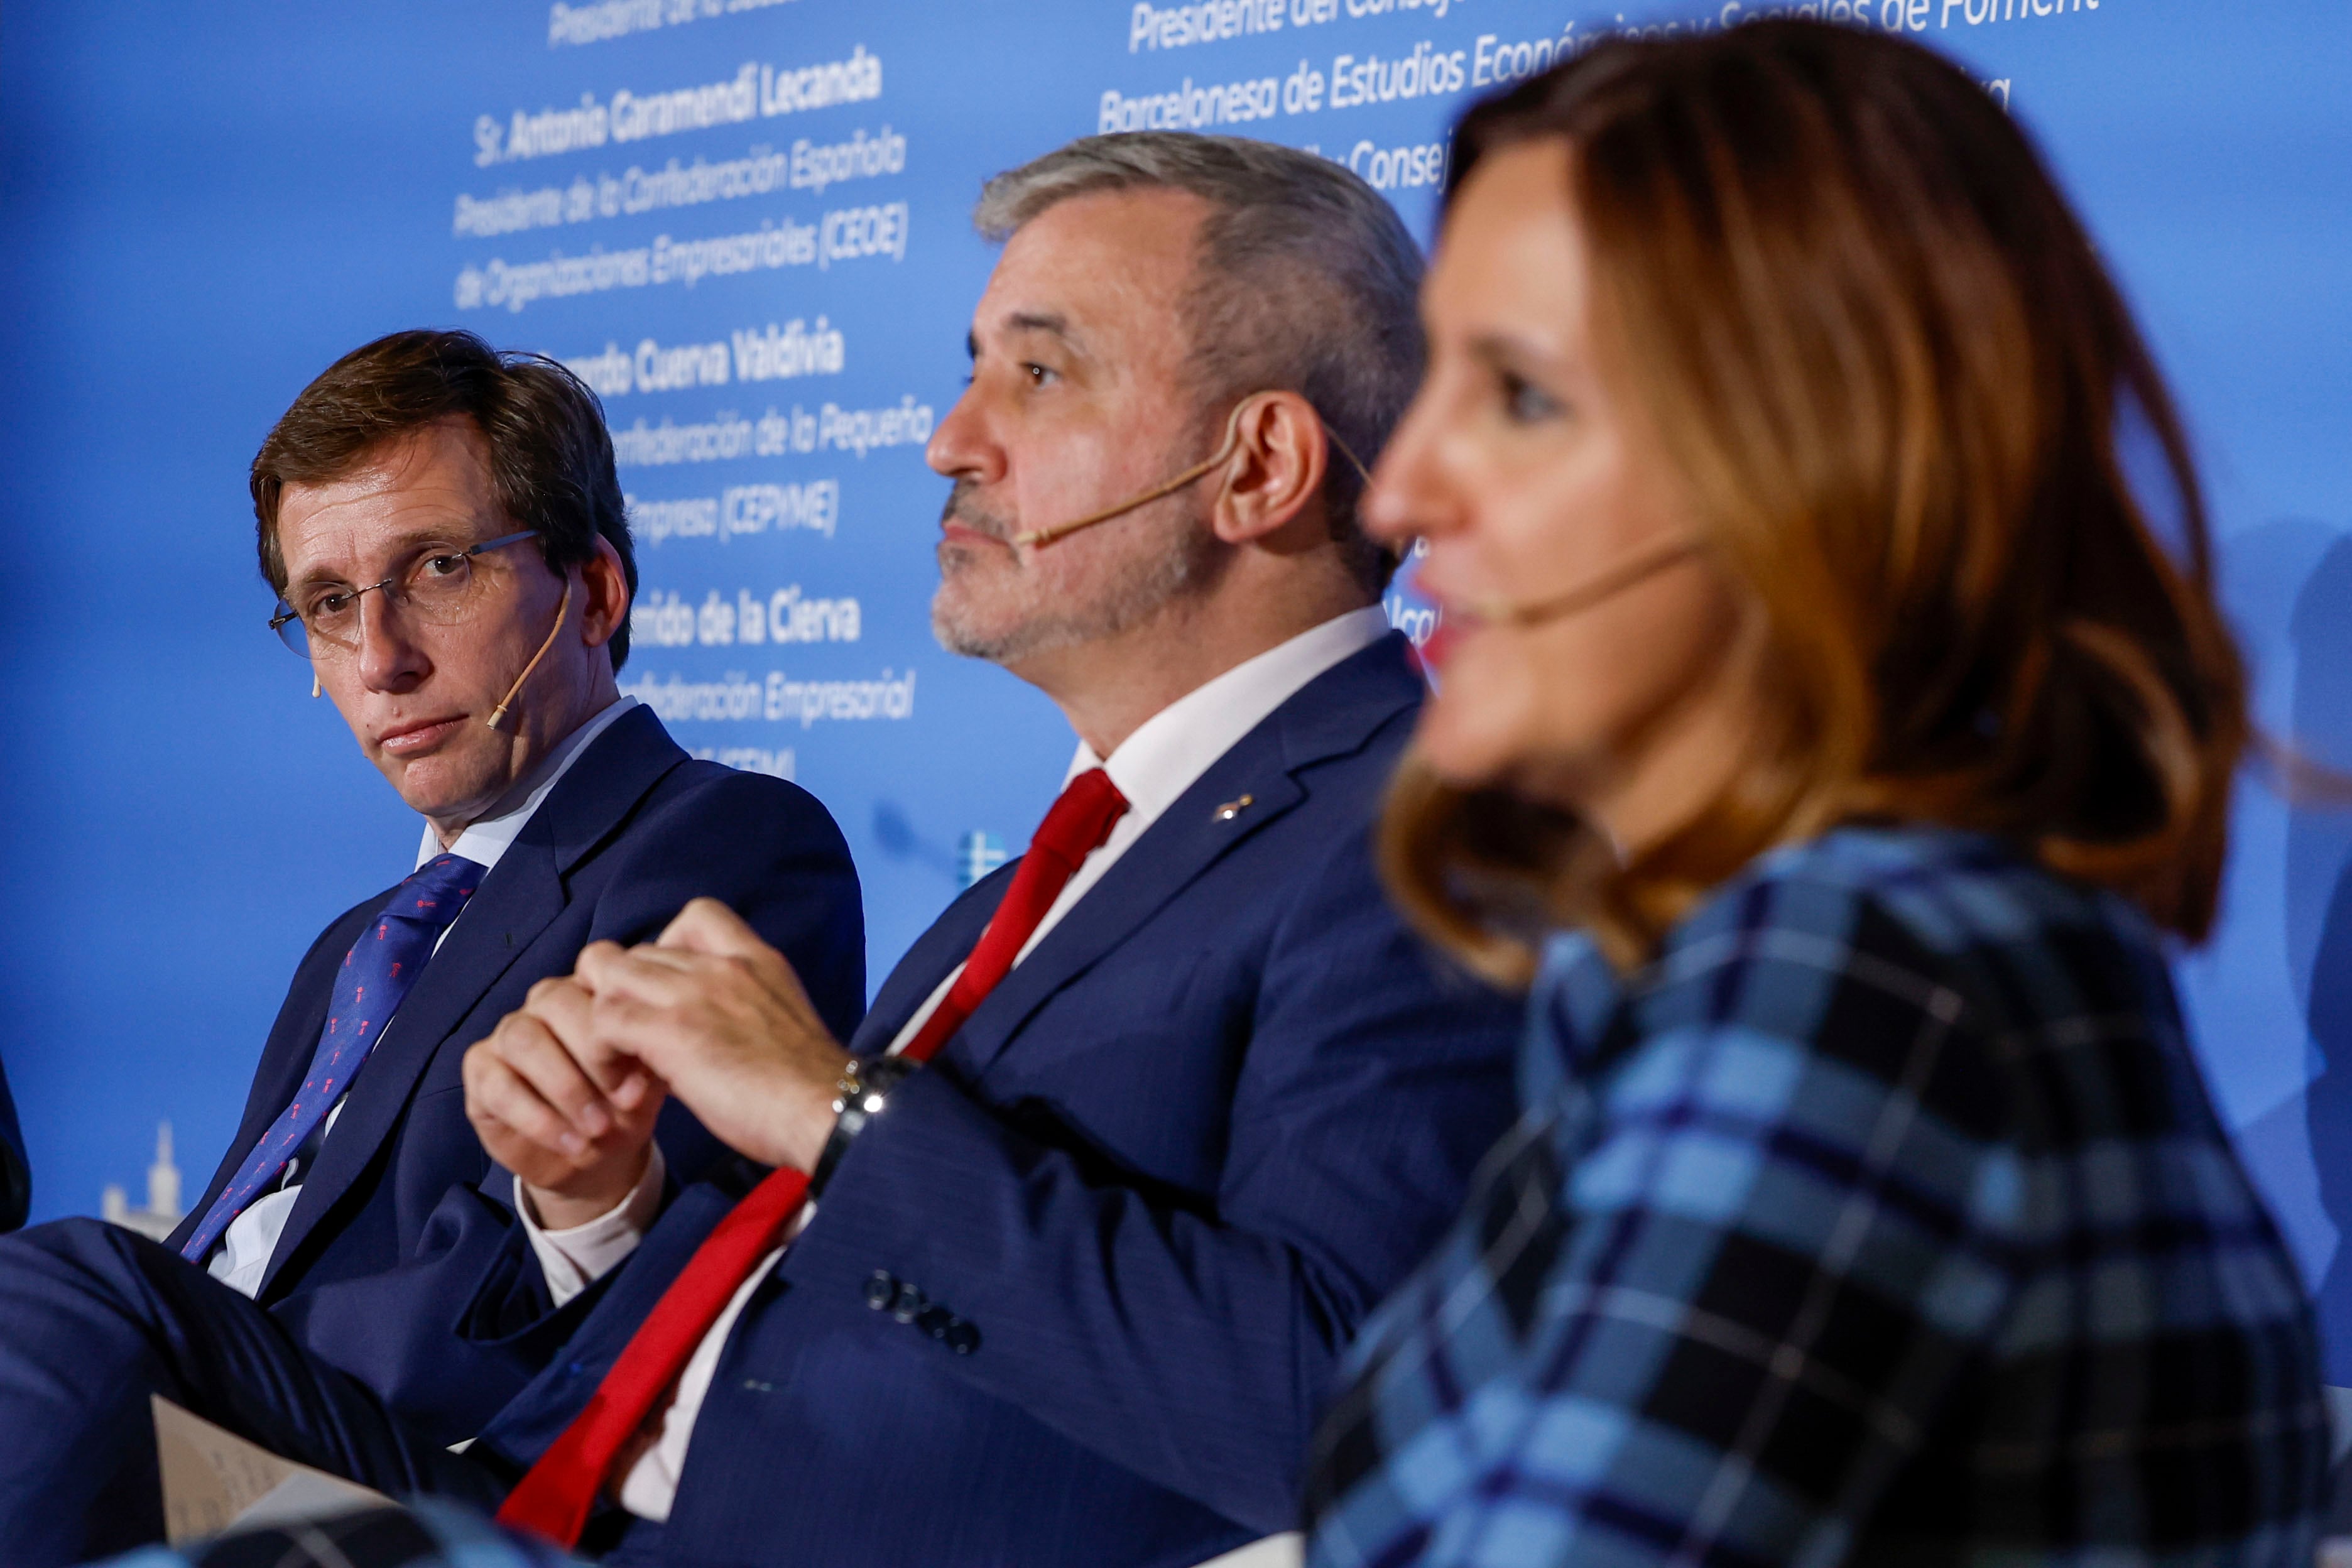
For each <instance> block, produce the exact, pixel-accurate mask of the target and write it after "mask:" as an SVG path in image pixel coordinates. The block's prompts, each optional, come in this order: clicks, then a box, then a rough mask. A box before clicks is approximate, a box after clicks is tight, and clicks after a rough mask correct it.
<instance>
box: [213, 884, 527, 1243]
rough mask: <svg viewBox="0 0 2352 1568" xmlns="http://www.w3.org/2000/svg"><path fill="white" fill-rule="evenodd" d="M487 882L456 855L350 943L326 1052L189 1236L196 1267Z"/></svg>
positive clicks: (397, 896) (329, 1104)
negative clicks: (475, 891) (482, 880)
mask: <svg viewBox="0 0 2352 1568" xmlns="http://www.w3.org/2000/svg"><path fill="white" fill-rule="evenodd" d="M481 879H482V868H481V867H480V866H478V865H476V864H475V863H474V862H473V861H471V860H467V859H466V858H463V857H460V856H457V855H443V856H440V857H437V858H435V859H433V860H431V861H428V862H426V863H425V865H423V866H421V867H419V868H417V871H416V874H415V876H413V877H411V878H409V879H408V880H406V881H405V882H403V883H402V884H401V885H400V887H399V889H398V890H396V891H395V892H394V894H393V895H392V901H391V902H390V903H388V904H386V905H384V907H383V913H381V914H379V915H378V916H377V917H376V921H375V924H374V925H373V926H372V927H370V928H369V929H368V930H367V931H362V933H361V934H360V939H359V941H357V942H353V943H352V950H351V952H347V953H345V954H343V967H342V972H341V974H340V975H338V976H337V978H336V980H335V994H334V1000H333V1005H331V1007H329V1009H328V1011H327V1026H326V1027H325V1028H324V1029H323V1030H321V1031H320V1034H319V1048H318V1049H317V1050H316V1051H315V1052H313V1053H312V1054H311V1057H310V1071H309V1072H308V1073H306V1074H304V1075H303V1078H302V1087H301V1088H300V1089H297V1090H296V1091H295V1093H294V1103H293V1104H291V1105H289V1106H288V1107H287V1108H286V1110H285V1111H284V1112H283V1113H282V1114H280V1115H279V1116H278V1120H277V1121H273V1122H271V1123H270V1124H269V1126H268V1129H267V1130H266V1131H264V1132H263V1133H262V1134H261V1139H260V1141H259V1142H257V1143H256V1144H255V1145H254V1146H253V1152H252V1153H251V1154H249V1155H247V1157H246V1162H245V1164H244V1166H243V1167H242V1168H240V1169H239V1170H238V1172H237V1173H236V1180H234V1181H232V1182H230V1183H229V1184H228V1185H227V1186H226V1187H224V1188H223V1189H221V1195H220V1196H219V1197H217V1198H215V1199H214V1200H213V1206H212V1207H211V1208H209V1209H206V1210H205V1222H204V1224H202V1225H200V1226H196V1230H195V1234H194V1235H193V1236H191V1237H188V1245H187V1246H186V1247H183V1248H181V1254H182V1256H184V1257H185V1258H187V1259H188V1260H189V1261H190V1262H192V1263H201V1262H203V1261H204V1258H205V1254H206V1253H208V1252H210V1251H211V1250H212V1248H213V1243H215V1242H216V1241H218V1240H219V1239H220V1237H221V1232H223V1231H225V1230H226V1229H227V1228H228V1224H229V1221H231V1220H233V1219H235V1218H236V1216H237V1215H238V1214H239V1213H240V1212H241V1211H242V1210H243V1209H244V1208H245V1205H247V1204H249V1203H251V1202H252V1201H253V1200H254V1199H255V1198H257V1197H259V1196H260V1195H261V1194H263V1193H264V1192H266V1191H268V1188H269V1185H270V1184H271V1183H273V1182H275V1181H276V1180H277V1179H278V1173H279V1172H281V1171H283V1170H284V1169H285V1168H286V1162H287V1161H288V1160H289V1159H291V1158H292V1157H293V1156H294V1153H295V1152H296V1151H298V1150H299V1149H300V1148H301V1147H302V1143H303V1141H304V1140H305V1139H307V1138H309V1137H310V1134H311V1132H312V1131H314V1130H315V1129H317V1127H318V1126H319V1124H320V1123H321V1122H322V1121H325V1120H326V1119H327V1112H328V1111H329V1110H332V1109H333V1108H334V1104H335V1101H336V1100H339V1099H341V1096H342V1093H343V1091H344V1090H345V1089H349V1088H350V1087H351V1082H352V1079H353V1078H355V1077H357V1076H358V1074H359V1070H360V1068H361V1067H362V1065H363V1064H364V1063H365V1062H366V1061H367V1058H368V1053H369V1052H370V1051H372V1050H373V1049H374V1048H375V1043H376V1041H377V1040H378V1039H380V1038H382V1037H383V1029H384V1026H385V1025H386V1024H389V1023H391V1022H392V1016H393V1014H394V1012H395V1011H397V1010H398V1009H399V1006H400V1001H401V998H402V997H404V996H405V995H407V994H408V988H409V987H410V986H411V985H414V984H415V983H416V976H417V974H418V973H420V972H421V971H422V970H423V969H424V968H425V960H426V959H428V958H431V957H432V956H433V944H434V943H435V942H437V941H439V940H440V937H441V933H442V932H443V931H447V930H448V929H449V923H450V922H451V921H454V920H456V919H457V915H458V912H459V911H460V910H464V909H465V907H466V900H467V899H470V898H472V897H473V896H474V889H475V888H477V887H478V886H479V885H480V883H481Z"/></svg>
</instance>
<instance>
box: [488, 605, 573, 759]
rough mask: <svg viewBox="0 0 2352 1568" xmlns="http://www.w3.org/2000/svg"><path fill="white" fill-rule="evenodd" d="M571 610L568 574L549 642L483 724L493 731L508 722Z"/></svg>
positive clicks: (526, 667) (549, 629)
mask: <svg viewBox="0 0 2352 1568" xmlns="http://www.w3.org/2000/svg"><path fill="white" fill-rule="evenodd" d="M571 608H572V578H571V577H570V575H569V574H567V575H566V576H565V577H564V579H563V597H562V598H561V599H559V600H557V601H556V605H555V624H554V625H553V626H550V627H549V628H548V629H547V640H546V641H545V642H543V643H541V644H540V645H539V651H538V652H537V653H535V654H532V655H531V656H530V663H529V664H526V665H524V666H523V667H522V673H521V674H520V675H518V676H516V677H515V681H514V684H513V685H512V686H509V687H508V688H507V694H506V695H505V696H504V697H501V698H499V705H498V706H497V707H495V708H493V709H491V710H490V716H489V717H488V719H485V720H483V721H482V722H484V723H485V724H488V726H489V727H490V728H491V729H493V730H495V729H497V728H498V727H499V725H501V724H503V723H505V722H506V719H507V710H508V709H509V707H512V706H513V704H514V700H515V694H516V693H517V692H519V691H520V690H521V689H522V683H523V682H524V681H526V680H529V679H530V672H531V671H532V670H534V669H537V668H539V661H540V660H541V659H542V658H546V657H547V650H548V649H549V648H551V647H554V646H555V635H556V634H557V633H558V632H560V631H562V629H563V616H564V614H565V613H566V612H567V611H569V610H570V609H571Z"/></svg>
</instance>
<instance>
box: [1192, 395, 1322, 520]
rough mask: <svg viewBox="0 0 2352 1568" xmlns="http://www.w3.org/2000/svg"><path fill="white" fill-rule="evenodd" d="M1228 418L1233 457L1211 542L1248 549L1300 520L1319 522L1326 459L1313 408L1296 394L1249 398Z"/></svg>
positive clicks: (1215, 514) (1216, 507)
mask: <svg viewBox="0 0 2352 1568" xmlns="http://www.w3.org/2000/svg"><path fill="white" fill-rule="evenodd" d="M1233 418H1234V455H1233V457H1232V458H1231V459H1230V460H1229V461H1228V464H1227V467H1226V470H1225V472H1226V475H1227V478H1226V480H1225V484H1224V488H1223V489H1222V490H1221V491H1219V492H1218V495H1217V500H1216V504H1215V505H1214V507H1213V508H1212V510H1211V511H1210V517H1209V525H1210V527H1211V529H1212V530H1213V531H1214V532H1215V533H1216V536H1217V537H1218V538H1219V539H1222V540H1223V541H1224V542H1226V543H1228V544H1245V543H1251V542H1258V541H1263V540H1266V539H1267V538H1268V537H1269V536H1270V535H1273V534H1276V533H1279V532H1280V531H1282V530H1283V529H1285V528H1286V527H1287V526H1288V525H1289V524H1291V523H1292V522H1294V521H1297V519H1298V518H1299V517H1300V516H1301V515H1303V514H1306V513H1308V512H1312V513H1314V514H1315V515H1316V516H1317V517H1318V518H1319V517H1320V515H1321V511H1322V497H1323V476H1324V473H1325V471H1326V468H1327V465H1328V463H1329V461H1330V456H1331V454H1330V446H1329V443H1328V440H1327V439H1326V438H1325V437H1324V433H1323V420H1322V418H1321V416H1318V414H1317V413H1316V412H1315V405H1313V404H1311V403H1309V402H1307V399H1305V398H1304V397H1301V396H1300V395H1298V394H1297V393H1295V392H1254V393H1252V394H1250V395H1248V396H1247V397H1244V398H1243V399H1242V401H1241V402H1240V403H1239V404H1237V405H1235V406H1234V414H1233ZM1317 537H1318V539H1319V538H1320V537H1321V530H1320V529H1319V528H1318V530H1317Z"/></svg>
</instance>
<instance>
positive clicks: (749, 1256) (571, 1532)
mask: <svg viewBox="0 0 2352 1568" xmlns="http://www.w3.org/2000/svg"><path fill="white" fill-rule="evenodd" d="M1126 811H1127V797H1126V796H1124V795H1120V794H1119V793H1118V785H1117V784H1112V783H1111V782H1110V775H1109V774H1108V773H1105V772H1103V770H1102V769H1100V768H1091V769H1089V770H1087V772H1085V773H1080V774H1079V775H1078V776H1077V777H1076V778H1074V779H1072V780H1071V781H1070V782H1069V784H1068V785H1067V786H1066V787H1065V788H1064V789H1063V791H1062V794H1061V797H1060V798H1059V799H1057V800H1055V802H1054V809H1053V810H1051V811H1049V812H1047V813H1046V814H1045V822H1044V823H1043V824H1041V825H1040V826H1038V829H1037V836H1036V837H1034V838H1033V839H1031V840H1030V842H1029V852H1028V853H1027V854H1026V855H1024V856H1023V857H1022V858H1021V864H1020V866H1019V867H1018V868H1015V870H1014V871H1013V885H1012V886H1011V887H1010V888H1008V889H1005V893H1004V901H1003V903H1000V904H998V905H997V906H996V913H995V914H994V915H993V916H992V917H991V918H990V920H989V922H988V929H987V930H986V931H982V932H981V935H980V941H979V942H975V943H973V944H972V950H971V957H970V958H968V959H966V960H965V961H964V966H963V973H961V974H960V975H958V976H957V977H956V982H955V984H953V985H951V986H950V987H949V988H948V994H946V995H945V996H943V997H941V998H940V1005H939V1006H938V1007H937V1008H935V1009H934V1010H933V1011H932V1013H931V1016H930V1017H929V1018H928V1019H926V1020H925V1021H924V1024H923V1026H922V1028H921V1030H920V1031H919V1032H918V1033H917V1035H916V1036H915V1037H914V1038H913V1039H912V1040H910V1041H908V1045H907V1048H906V1050H905V1051H904V1052H903V1053H901V1054H903V1055H905V1056H907V1057H909V1058H913V1059H914V1060H916V1061H929V1059H930V1058H931V1057H932V1055H933V1054H934V1053H935V1052H937V1051H938V1050H939V1048H940V1047H941V1046H943V1045H945V1044H946V1043H947V1041H948V1037H950V1036H951V1035H953V1034H954V1033H955V1032H956V1030H957V1029H959V1028H961V1026H962V1025H963V1021H964V1020H965V1019H966V1018H969V1017H970V1016H971V1012H972V1009H973V1008H975V1007H977V1006H979V1005H980V1004H981V1002H982V999H983V998H984V997H986V996H987V994H989V993H990V992H991V991H992V990H994V989H995V988H996V983H997V982H998V981H1000V980H1002V979H1003V978H1004V976H1005V975H1006V974H1007V973H1010V972H1011V971H1012V968H1013V960H1014V959H1015V958H1017V957H1019V956H1020V953H1021V949H1022V947H1023V945H1024V944H1025V943H1026V942H1028V940H1029V937H1030V933H1031V932H1033V931H1035V930H1036V929H1037V922H1038V921H1042V920H1044V919H1045V911H1046V910H1050V909H1052V908H1053V907H1054V900H1055V899H1057V898H1059V897H1060V896H1061V892H1062V889H1064V888H1065V887H1066V886H1067V885H1068V884H1069V880H1070V878H1071V877H1072V876H1073V875H1075V874H1076V871H1077V868H1078V867H1079V865H1080V864H1081V863H1082V862H1083V861H1084V860H1085V859H1086V858H1087V856H1088V855H1091V854H1093V853H1094V852H1095V851H1096V850H1097V849H1098V848H1100V847H1102V844H1103V841H1104V840H1105V839H1107V838H1108V837H1110V830H1111V826H1112V825H1113V824H1114V823H1116V822H1118V819H1119V817H1120V816H1124V815H1125V814H1126ZM807 1197H808V1173H806V1172H804V1171H795V1170H793V1168H792V1167H790V1166H789V1165H787V1166H782V1167H780V1168H778V1169H777V1170H775V1171H773V1172H772V1173H770V1174H769V1176H768V1177H767V1179H766V1180H765V1181H762V1182H761V1184H759V1185H758V1186H756V1187H754V1188H752V1189H751V1192H750V1194H747V1195H746V1196H745V1197H744V1199H743V1201H742V1202H741V1203H739V1204H737V1205H735V1206H734V1208H733V1209H731V1210H730V1211H729V1213H728V1215H727V1217H726V1218H724V1219H722V1220H720V1221H719V1224H718V1226H717V1227H716V1228H715V1229H713V1230H712V1231H711V1233H710V1235H709V1237H706V1238H704V1240H703V1243H702V1245H701V1247H698V1248H697V1249H696V1251H695V1254H694V1256H693V1257H692V1258H689V1259H688V1260H687V1265H686V1267H685V1268H683V1269H681V1270H680V1271H679V1272H678V1276H677V1279H673V1280H672V1281H670V1286H669V1289H667V1290H666V1291H664V1292H663V1293H662V1298H661V1300H658V1301H656V1302H655V1303H654V1310H652V1311H651V1312H648V1313H647V1314H646V1321H644V1322H642V1323H640V1324H638V1325H637V1331H636V1332H635V1334H633V1335H631V1336H630V1338H629V1342H628V1343H627V1344H626V1345H625V1346H624V1347H623V1348H622V1351H621V1354H620V1357H619V1359H618V1360H616V1361H614V1363H613V1370H612V1371H610V1372H608V1373H605V1374H604V1382H602V1383H600V1384H597V1385H596V1392H595V1393H594V1394H591V1395H589V1397H588V1403H587V1405H585V1406H584V1407H583V1408H582V1410H581V1412H580V1414H579V1415H575V1416H573V1417H572V1425H571V1426H567V1427H565V1428H564V1429H563V1435H562V1436H560V1437H558V1438H556V1440H555V1441H554V1443H553V1444H552V1445H551V1446H550V1447H549V1448H548V1450H547V1452H546V1453H544V1454H542V1455H541V1456H540V1458H539V1463H537V1464H535V1465H533V1466H532V1467H531V1468H530V1473H529V1474H527V1475H525V1476H524V1477H523V1479H521V1480H520V1482H518V1483H517V1484H516V1486H515V1489H514V1490H513V1491H511V1492H509V1493H508V1494H507V1500H506V1502H505V1504H504V1506H502V1507H501V1508H500V1509H499V1523H501V1524H505V1525H510V1526H513V1527H514V1528H516V1529H520V1530H527V1531H532V1532H533V1533H535V1534H538V1535H541V1536H544V1537H545V1538H546V1539H548V1540H550V1541H552V1542H556V1543H557V1544H558V1545H562V1546H572V1545H574V1544H576V1543H577V1542H579V1540H580V1532H581V1531H583V1530H584V1529H585V1528H587V1524H588V1515H589V1513H590V1512H591V1511H592V1510H593V1509H594V1508H595V1506H596V1498H597V1494H598V1493H600V1492H601V1491H602V1490H603V1489H604V1479H605V1475H606V1473H607V1472H608V1471H609V1470H610V1469H611V1468H612V1467H613V1460H614V1457H615V1456H616V1455H618V1454H619V1453H620V1451H621V1449H622V1447H623V1446H624V1445H625V1444H626V1443H627V1442H628V1441H629V1439H630V1438H631V1437H632V1436H635V1434H636V1432H637V1430H638V1429H639V1428H640V1427H642V1426H644V1425H645V1422H646V1415H648V1414H649V1413H650V1412H651V1411H652V1410H653V1407H654V1403H655V1401H656V1400H657V1399H658V1398H660V1396H661V1394H663V1392H664V1391H665V1390H667V1388H668V1387H669V1386H670V1384H673V1383H675V1382H677V1375H678V1373H680V1372H682V1371H683V1370H684V1369H685V1367H686V1363H687V1361H688V1358H689V1357H691V1356H692V1355H693V1354H694V1347H695V1346H697V1345H698V1344H700V1343H701V1342H702V1340H703V1336H704V1335H706V1334H708V1333H709V1331H710V1325H711V1324H713V1323H715V1322H717V1321H719V1313H720V1312H721V1311H723V1310H726V1307H727V1303H728V1302H729V1301H730V1300H733V1299H734V1295H735V1292H736V1291H737V1290H739V1289H741V1288H742V1285H743V1281H744V1280H746V1279H750V1278H751V1270H752V1269H754V1268H757V1267H759V1263H760V1259H761V1258H765V1257H766V1256H767V1255H768V1254H769V1252H770V1251H772V1250H773V1248H774V1247H775V1245H776V1238H777V1237H779V1236H781V1235H782V1233H783V1230H784V1226H785V1225H786V1224H787V1222H789V1221H790V1220H791V1219H792V1217H793V1215H794V1214H795V1213H797V1212H798V1211H799V1209H800V1206H801V1205H802V1203H803V1202H804V1201H805V1200H806V1198H807Z"/></svg>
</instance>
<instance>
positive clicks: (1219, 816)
mask: <svg viewBox="0 0 2352 1568" xmlns="http://www.w3.org/2000/svg"><path fill="white" fill-rule="evenodd" d="M1252 798H1253V797H1252V796H1249V795H1244V796H1242V797H1241V799H1239V800H1229V801H1227V802H1225V804H1224V805H1221V806H1219V807H1217V809H1216V810H1215V811H1213V812H1212V813H1210V815H1209V820H1210V821H1212V822H1231V821H1232V820H1233V819H1234V817H1236V816H1240V815H1241V814H1242V813H1243V812H1244V811H1245V810H1247V809H1248V807H1249V804H1250V801H1251V799H1252Z"/></svg>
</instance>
